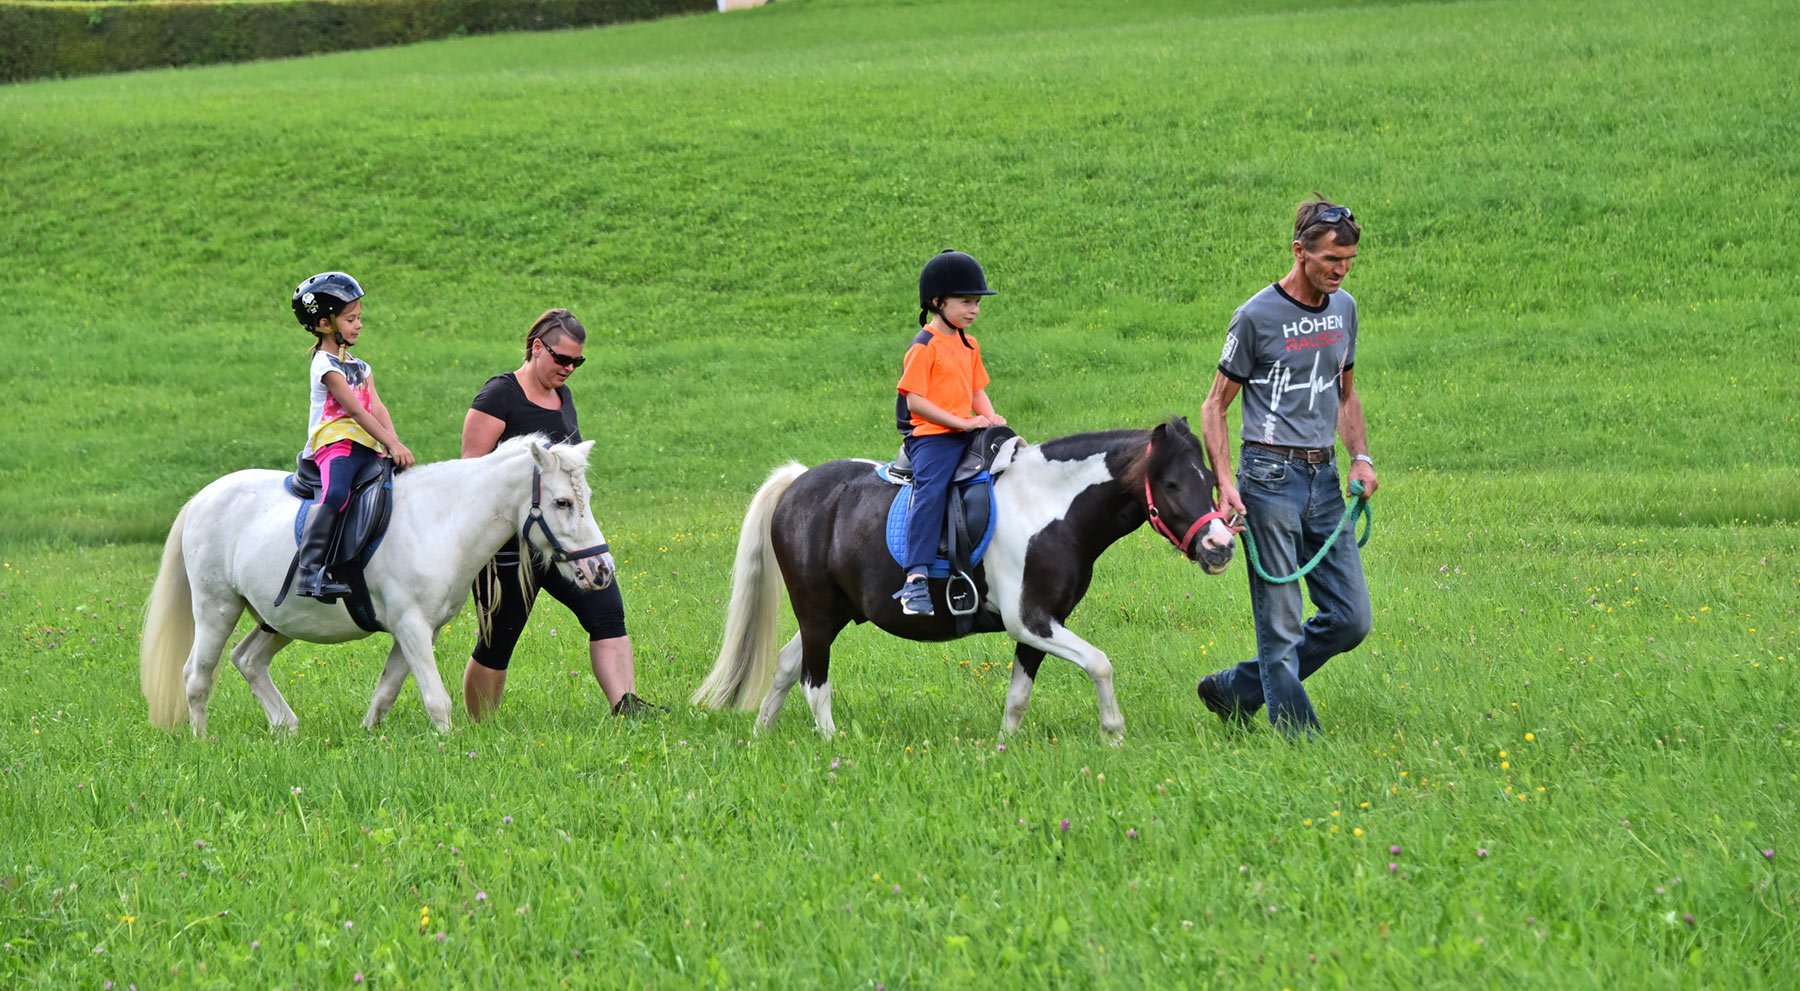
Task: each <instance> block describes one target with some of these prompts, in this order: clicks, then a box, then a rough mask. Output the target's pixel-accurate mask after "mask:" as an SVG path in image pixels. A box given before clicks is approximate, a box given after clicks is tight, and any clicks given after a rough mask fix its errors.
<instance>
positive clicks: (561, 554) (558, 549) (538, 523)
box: [519, 464, 612, 562]
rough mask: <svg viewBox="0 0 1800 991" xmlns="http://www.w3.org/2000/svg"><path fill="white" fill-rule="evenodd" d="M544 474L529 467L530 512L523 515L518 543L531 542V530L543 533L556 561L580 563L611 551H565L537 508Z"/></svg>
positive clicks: (597, 546)
mask: <svg viewBox="0 0 1800 991" xmlns="http://www.w3.org/2000/svg"><path fill="white" fill-rule="evenodd" d="M543 490H544V474H543V472H542V470H540V469H539V468H538V466H537V465H535V464H534V465H532V466H531V511H530V512H528V513H526V514H525V525H524V526H522V527H520V528H519V542H520V543H530V542H531V528H532V527H534V526H535V527H537V528H538V529H539V530H542V531H544V539H545V540H547V541H549V542H550V556H551V557H552V558H553V559H555V560H557V561H571V562H572V561H580V560H582V559H584V558H590V557H599V556H600V555H602V554H605V553H607V552H609V551H611V550H612V548H611V547H608V546H607V545H605V544H595V545H594V546H592V547H584V548H582V549H581V550H578V551H571V550H565V549H564V548H563V545H562V541H560V540H557V539H556V534H554V533H551V532H550V524H548V523H546V522H544V511H543V510H542V509H541V508H539V505H538V504H539V503H540V502H542V500H543Z"/></svg>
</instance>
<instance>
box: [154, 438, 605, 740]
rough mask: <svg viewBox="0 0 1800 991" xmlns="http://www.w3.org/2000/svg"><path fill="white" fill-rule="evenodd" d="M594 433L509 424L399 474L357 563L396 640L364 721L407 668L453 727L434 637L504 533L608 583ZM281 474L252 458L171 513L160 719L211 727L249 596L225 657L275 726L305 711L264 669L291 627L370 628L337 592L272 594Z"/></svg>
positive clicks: (281, 548) (160, 609)
mask: <svg viewBox="0 0 1800 991" xmlns="http://www.w3.org/2000/svg"><path fill="white" fill-rule="evenodd" d="M592 444H593V442H592V441H589V442H587V443H583V444H578V445H574V446H568V445H557V446H547V445H546V444H545V443H544V439H543V438H542V437H541V436H537V435H532V436H529V437H516V438H514V439H512V440H509V441H507V442H506V443H504V444H501V445H500V446H499V447H498V448H496V449H495V450H494V451H493V452H492V453H490V454H488V455H486V456H484V457H480V458H472V459H468V460H461V461H445V462H440V463H437V464H430V465H423V466H420V467H416V468H413V469H411V470H409V471H406V472H403V473H400V474H399V475H396V476H395V478H394V493H393V512H392V516H391V517H390V520H389V523H388V527H387V534H386V536H385V537H384V538H383V539H382V542H381V545H380V546H379V547H377V548H376V549H375V552H374V554H373V555H372V556H371V557H370V559H369V561H368V564H367V566H366V568H365V569H364V572H363V577H364V580H365V581H366V582H367V583H368V589H369V598H370V601H371V602H372V604H373V606H374V613H375V619H376V621H377V623H379V625H380V626H381V627H382V628H384V629H386V630H387V631H388V632H389V633H391V634H392V635H393V638H394V646H393V649H392V650H391V651H389V653H388V659H387V665H386V667H385V668H384V669H383V670H382V672H381V677H380V679H379V680H378V682H377V684H376V688H375V697H374V699H373V700H372V701H371V702H370V703H369V711H368V714H367V715H366V716H365V717H364V719H363V726H364V727H365V728H372V727H374V726H375V725H376V724H378V723H380V722H381V719H382V717H383V716H385V715H386V714H387V712H388V710H389V709H390V708H391V707H392V706H393V704H394V700H395V699H396V698H397V697H398V696H399V694H400V689H401V688H402V687H403V686H404V685H405V684H406V676H407V674H408V673H409V672H410V673H411V674H412V676H413V678H414V679H416V680H417V681H418V683H419V693H420V695H421V696H423V698H424V703H425V712H426V713H427V714H428V715H429V716H430V717H431V721H432V723H433V724H434V725H435V726H436V727H437V728H438V729H439V730H446V731H447V730H449V728H450V696H449V694H448V693H446V692H445V691H444V683H443V680H442V679H441V678H440V677H439V676H438V669H437V661H436V658H435V656H434V655H433V652H432V643H433V641H435V640H436V638H437V634H438V631H439V630H441V629H443V627H444V624H446V623H448V622H449V621H450V619H451V617H453V616H455V615H456V613H457V611H458V610H460V609H461V608H462V605H463V603H464V601H466V600H467V599H468V596H469V585H470V583H471V582H472V581H473V580H474V578H475V575H476V574H477V572H479V571H480V570H481V568H482V566H483V565H485V564H486V563H487V561H488V559H489V558H491V557H493V556H494V553H495V552H496V551H498V550H499V549H500V548H501V546H502V545H504V544H505V543H506V541H507V539H508V538H510V537H513V536H515V535H518V536H520V537H521V538H522V540H523V542H524V543H525V544H526V545H527V546H528V547H529V548H530V550H531V552H532V553H534V554H537V555H538V556H539V557H540V558H543V559H550V560H554V561H556V562H557V566H558V567H560V568H562V569H563V571H564V573H565V574H567V575H568V576H569V577H570V578H571V579H572V580H574V581H575V582H576V583H577V584H579V585H582V586H584V587H588V588H605V587H606V586H607V584H609V583H610V582H611V581H612V578H613V559H612V554H611V553H610V552H608V550H607V548H606V542H605V541H606V538H605V537H604V536H602V535H601V533H600V527H599V526H598V525H597V524H596V523H595V522H594V516H593V511H592V509H591V508H590V506H589V504H588V500H589V489H588V483H587V459H588V451H589V449H590V448H591V447H592ZM284 477H285V473H284V472H279V471H268V470H260V469H249V470H246V471H239V472H234V473H232V474H230V475H226V476H225V477H223V478H220V479H218V480H217V481H214V482H213V483H212V484H210V485H208V486H207V487H206V488H204V489H201V490H200V492H199V494H197V495H195V496H194V497H193V498H192V499H190V500H189V501H188V504H187V505H186V506H183V507H182V509H181V512H180V514H179V515H177V516H176V517H175V523H174V526H173V527H171V528H170V530H169V539H168V541H167V543H165V544H164V545H163V556H162V568H161V570H160V571H159V572H158V573H157V576H156V584H155V586H154V587H153V589H152V590H151V593H150V602H149V605H148V607H147V609H146V616H145V620H144V640H143V646H142V648H141V654H140V656H139V677H140V679H141V682H142V687H143V691H144V698H145V699H146V700H147V701H148V702H149V703H150V721H151V722H152V723H154V724H156V725H157V726H161V727H163V728H165V729H174V728H176V727H178V726H180V725H181V724H182V723H183V722H186V723H188V724H189V725H191V726H192V727H193V731H194V735H195V736H202V737H203V736H205V735H206V701H207V698H208V696H210V695H211V694H212V688H213V672H214V669H215V668H217V667H218V664H219V655H220V652H221V651H222V650H223V649H224V647H225V642H226V640H227V639H228V638H229V637H230V636H231V632H232V630H233V629H234V628H235V627H236V625H237V622H238V618H239V617H240V616H242V615H243V612H244V610H245V609H249V610H250V612H251V614H252V615H253V616H254V617H255V618H256V620H257V625H256V627H255V628H254V629H253V630H251V631H250V633H249V634H248V635H247V636H245V637H244V639H243V640H242V641H241V642H240V643H239V644H238V645H237V647H236V649H234V650H233V651H232V652H231V662H232V664H234V665H236V666H237V669H238V670H239V671H241V672H242V673H243V675H244V679H245V680H246V681H248V682H249V683H250V690H251V691H252V692H254V693H255V694H256V698H257V700H258V701H259V702H261V703H262V707H263V710H264V712H265V713H266V714H267V715H268V718H269V725H270V727H272V728H284V729H287V730H290V731H292V730H296V729H298V728H299V725H300V721H299V719H298V717H296V716H295V715H294V710H292V709H290V708H289V707H288V704H287V700H286V699H283V698H282V697H281V692H280V691H279V690H277V689H276V687H275V683H274V682H273V681H272V680H270V678H269V662H270V660H271V659H272V658H274V656H275V654H276V652H277V651H279V650H281V648H283V647H285V646H287V645H288V644H289V643H292V642H293V641H295V640H306V641H310V642H312V643H342V642H344V641H347V640H356V639H360V638H362V637H366V636H368V635H369V632H368V631H367V630H364V629H363V628H362V627H360V626H358V625H357V624H356V623H355V622H354V621H353V620H352V619H351V618H350V614H349V611H348V610H347V609H346V608H345V607H344V605H343V604H341V603H333V604H330V605H327V604H325V603H321V602H319V601H317V600H314V599H306V598H301V597H299V596H289V597H288V598H287V599H286V600H285V601H284V602H283V603H282V604H281V605H279V606H277V605H275V604H274V602H275V598H276V595H277V594H278V593H279V592H280V591H281V588H282V585H283V584H284V583H285V576H286V571H287V566H288V561H289V560H290V559H291V558H292V557H293V554H294V514H295V512H296V510H297V509H298V508H299V500H297V499H295V498H294V496H292V495H290V494H289V493H288V491H287V489H286V488H285V487H284V486H283V484H282V479H283V478H284ZM566 548H579V549H578V550H568V549H566ZM519 570H520V571H521V572H522V573H524V572H528V571H529V570H530V569H526V568H521V569H519ZM276 631H279V632H276Z"/></svg>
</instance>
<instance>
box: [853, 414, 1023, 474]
mask: <svg viewBox="0 0 1800 991" xmlns="http://www.w3.org/2000/svg"><path fill="white" fill-rule="evenodd" d="M1017 436H1019V435H1018V434H1017V433H1016V432H1014V430H1013V428H1011V427H982V428H981V429H980V430H977V431H975V436H974V437H973V438H971V439H970V440H969V449H968V451H967V452H965V453H964V454H963V459H962V463H961V464H959V465H957V466H956V474H955V475H953V476H951V477H952V480H953V481H957V482H966V481H968V480H969V479H971V478H974V477H975V476H976V475H979V474H981V473H982V472H987V473H988V474H990V475H997V474H999V473H1000V472H1002V471H1005V470H1006V462H1008V461H1011V460H1012V449H1013V448H1014V447H1017V446H1018V445H1017V444H1009V443H1008V442H1009V441H1012V440H1013V438H1015V437H1017ZM1002 454H1004V455H1005V456H1006V458H1005V461H1002V460H1001V455H1002ZM996 462H998V463H999V467H995V464H996ZM886 477H887V480H888V481H890V482H893V483H894V484H895V485H905V484H907V483H909V482H911V481H912V459H911V458H909V457H907V456H906V444H905V443H904V442H902V443H901V445H900V453H899V454H898V455H896V456H895V457H894V462H893V464H891V465H888V467H887V475H886Z"/></svg>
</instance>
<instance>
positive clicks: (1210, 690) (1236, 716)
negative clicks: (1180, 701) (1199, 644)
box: [1196, 674, 1250, 726]
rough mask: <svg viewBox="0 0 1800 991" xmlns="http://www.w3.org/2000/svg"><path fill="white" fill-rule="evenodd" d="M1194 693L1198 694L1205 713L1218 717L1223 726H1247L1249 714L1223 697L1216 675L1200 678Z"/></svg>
mask: <svg viewBox="0 0 1800 991" xmlns="http://www.w3.org/2000/svg"><path fill="white" fill-rule="evenodd" d="M1196 691H1198V692H1199V693H1200V703H1201V704H1202V705H1204V706H1206V708H1207V711H1209V712H1211V713H1212V714H1213V715H1215V716H1218V717H1219V720H1220V721H1221V722H1223V723H1224V724H1225V725H1227V726H1231V725H1234V724H1235V725H1239V726H1246V725H1249V723H1250V713H1248V712H1245V711H1244V710H1243V709H1241V708H1239V707H1238V706H1237V704H1236V703H1234V702H1232V701H1231V700H1230V699H1228V698H1226V697H1225V693H1224V692H1222V691H1220V690H1219V676H1218V675H1216V674H1209V675H1207V676H1206V677H1204V678H1201V679H1200V684H1199V685H1197V686H1196Z"/></svg>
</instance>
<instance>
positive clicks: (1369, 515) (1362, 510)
mask: <svg viewBox="0 0 1800 991" xmlns="http://www.w3.org/2000/svg"><path fill="white" fill-rule="evenodd" d="M1350 494H1351V495H1352V496H1354V497H1355V498H1354V499H1353V500H1352V501H1351V503H1350V505H1348V506H1345V507H1344V518H1343V519H1341V520H1338V525H1337V529H1335V530H1333V531H1331V536H1330V537H1327V538H1326V540H1325V546H1323V547H1321V548H1319V553H1317V554H1314V555H1313V558H1312V560H1311V561H1308V562H1306V563H1305V564H1303V565H1301V566H1300V570H1299V571H1296V572H1294V573H1293V574H1291V575H1288V576H1287V577H1286V578H1277V577H1275V576H1274V575H1271V574H1269V573H1268V572H1267V571H1264V570H1263V566H1262V559H1261V558H1260V557H1258V556H1257V554H1256V538H1254V537H1252V536H1250V528H1249V527H1245V528H1244V548H1245V550H1246V551H1247V552H1248V556H1249V558H1250V566H1251V567H1252V568H1255V569H1256V575H1257V577H1258V578H1261V579H1262V580H1263V581H1266V582H1272V583H1274V584H1276V585H1280V584H1283V583H1286V582H1293V581H1299V580H1300V579H1302V578H1305V577H1306V576H1307V574H1308V573H1309V572H1311V571H1312V569H1314V568H1316V567H1318V566H1319V562H1320V561H1323V560H1325V555H1326V554H1329V553H1331V545H1333V544H1335V543H1337V539H1338V536H1339V535H1340V534H1342V533H1343V532H1344V525H1345V524H1346V523H1348V524H1349V525H1350V529H1352V530H1354V529H1356V524H1355V523H1354V522H1353V521H1354V520H1355V519H1356V518H1357V517H1359V516H1360V517H1361V518H1362V536H1361V537H1359V538H1358V539H1357V541H1356V546H1358V547H1361V546H1362V545H1364V544H1366V543H1368V542H1369V531H1370V530H1372V529H1374V527H1375V514H1374V513H1373V512H1371V511H1370V510H1369V499H1368V497H1367V496H1365V495H1363V483H1362V482H1360V481H1356V482H1351V483H1350Z"/></svg>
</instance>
